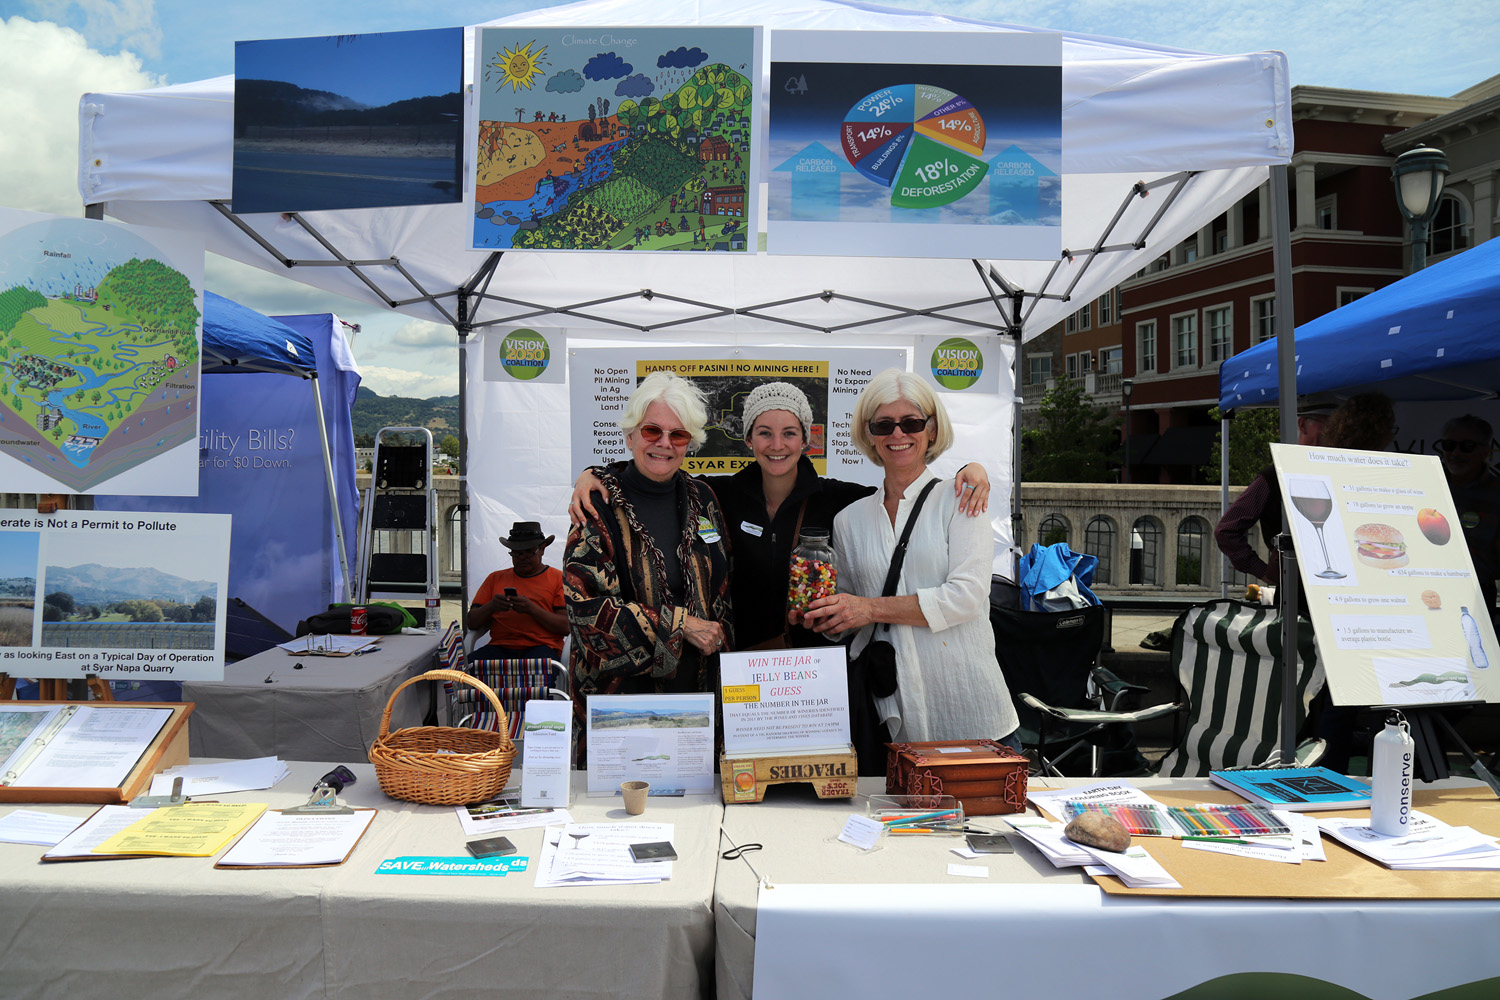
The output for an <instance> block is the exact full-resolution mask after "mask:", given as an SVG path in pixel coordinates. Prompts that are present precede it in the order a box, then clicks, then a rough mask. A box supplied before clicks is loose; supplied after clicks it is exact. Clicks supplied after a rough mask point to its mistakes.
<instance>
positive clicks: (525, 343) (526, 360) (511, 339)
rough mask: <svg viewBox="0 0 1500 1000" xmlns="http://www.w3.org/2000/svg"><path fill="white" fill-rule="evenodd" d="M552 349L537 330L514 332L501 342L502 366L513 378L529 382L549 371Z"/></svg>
mask: <svg viewBox="0 0 1500 1000" xmlns="http://www.w3.org/2000/svg"><path fill="white" fill-rule="evenodd" d="M551 361H552V349H551V347H550V346H549V345H548V344H547V338H546V337H543V336H542V335H541V334H540V333H538V332H537V331H535V330H512V331H511V332H510V333H508V334H506V335H505V339H504V340H502V341H500V364H501V367H503V368H504V369H505V373H506V374H507V375H509V376H510V377H511V378H515V379H520V380H521V381H523V382H529V381H531V380H532V379H534V378H536V377H538V376H539V375H541V374H542V373H543V372H545V371H546V370H547V365H548V364H550V363H551Z"/></svg>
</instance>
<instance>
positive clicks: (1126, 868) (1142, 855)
mask: <svg viewBox="0 0 1500 1000" xmlns="http://www.w3.org/2000/svg"><path fill="white" fill-rule="evenodd" d="M1079 848H1080V850H1083V851H1085V852H1086V853H1088V855H1089V856H1090V857H1092V858H1093V860H1094V861H1095V862H1096V863H1095V864H1091V865H1085V866H1084V868H1083V870H1084V871H1085V872H1087V873H1088V874H1090V875H1117V876H1119V878H1120V881H1121V882H1124V883H1125V884H1126V885H1127V886H1129V887H1130V888H1132V889H1143V888H1145V887H1147V886H1151V887H1154V888H1158V889H1181V888H1182V884H1181V883H1180V882H1178V881H1177V880H1176V879H1175V878H1173V877H1172V876H1171V875H1170V874H1168V873H1167V870H1166V869H1165V868H1163V867H1162V866H1161V862H1159V861H1157V860H1156V859H1155V858H1153V857H1152V856H1151V855H1150V854H1148V853H1147V852H1146V849H1145V848H1144V847H1142V846H1141V845H1140V844H1131V845H1130V846H1129V847H1127V848H1125V850H1123V851H1121V852H1119V853H1118V854H1117V853H1115V852H1114V851H1101V850H1099V849H1098V848H1096V847H1084V846H1083V845H1081V844H1080V845H1079Z"/></svg>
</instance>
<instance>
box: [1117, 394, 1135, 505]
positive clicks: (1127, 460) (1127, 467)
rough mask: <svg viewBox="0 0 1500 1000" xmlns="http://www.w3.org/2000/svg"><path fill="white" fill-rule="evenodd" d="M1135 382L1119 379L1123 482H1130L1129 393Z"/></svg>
mask: <svg viewBox="0 0 1500 1000" xmlns="http://www.w3.org/2000/svg"><path fill="white" fill-rule="evenodd" d="M1134 389H1135V383H1134V382H1133V381H1131V380H1130V379H1128V378H1122V379H1120V395H1121V396H1122V397H1123V398H1124V400H1125V482H1126V483H1129V482H1130V393H1131V392H1132V391H1133V390H1134Z"/></svg>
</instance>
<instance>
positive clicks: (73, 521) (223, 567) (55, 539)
mask: <svg viewBox="0 0 1500 1000" xmlns="http://www.w3.org/2000/svg"><path fill="white" fill-rule="evenodd" d="M29 528H30V530H21V529H17V528H11V527H8V526H0V578H3V584H0V585H3V586H4V588H5V589H6V590H7V591H8V590H12V589H16V588H17V587H19V588H21V589H24V577H25V572H24V569H25V565H26V564H27V558H28V553H27V545H28V543H29V544H30V546H31V553H30V556H29V558H30V563H29V565H30V566H31V567H32V569H31V570H30V572H31V574H32V575H33V582H32V586H31V591H30V593H31V596H30V597H29V598H27V600H29V601H30V602H31V604H32V607H31V608H30V609H28V610H27V612H26V613H27V624H26V626H25V638H24V641H16V642H6V643H0V670H6V671H8V672H11V673H17V674H20V675H21V676H25V677H81V676H87V675H89V674H94V675H97V676H99V677H104V678H110V679H136V680H141V679H149V680H218V679H221V678H222V677H223V673H224V619H225V614H224V602H225V599H226V597H227V590H228V578H229V528H230V517H229V515H227V514H181V513H170V514H168V513H151V514H142V513H130V514H125V513H116V512H109V513H105V512H101V511H63V512H60V513H59V514H57V515H56V516H53V517H49V518H35V519H33V520H32V522H31V524H30V525H29ZM3 603H4V602H3V601H0V604H3ZM33 636H36V639H35V642H33V638H32V637H33ZM8 647H26V648H8Z"/></svg>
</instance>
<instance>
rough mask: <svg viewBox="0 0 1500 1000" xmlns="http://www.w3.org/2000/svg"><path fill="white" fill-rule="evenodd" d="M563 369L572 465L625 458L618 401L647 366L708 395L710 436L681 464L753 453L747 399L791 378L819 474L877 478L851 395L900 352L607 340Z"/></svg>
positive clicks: (690, 467)
mask: <svg viewBox="0 0 1500 1000" xmlns="http://www.w3.org/2000/svg"><path fill="white" fill-rule="evenodd" d="M569 367H570V369H571V371H572V376H571V378H570V380H569V382H570V387H571V397H572V400H571V401H572V410H573V464H574V465H575V466H576V467H578V468H583V467H585V466H588V465H594V464H604V463H607V462H615V461H619V460H621V459H624V458H627V457H628V452H627V451H626V448H625V435H624V433H623V432H622V431H621V430H620V426H619V421H620V418H621V416H623V415H624V413H625V404H626V402H627V401H628V400H629V399H630V394H631V393H632V392H634V391H635V387H636V386H637V385H638V384H639V383H640V380H641V379H643V378H645V377H646V376H647V375H649V374H651V373H652V372H654V371H671V372H676V373H677V374H678V375H681V376H682V377H683V378H685V379H688V380H689V381H691V382H693V383H694V384H695V385H697V386H698V388H700V389H702V390H703V391H704V392H705V393H706V394H707V395H708V440H707V441H705V442H704V444H703V446H702V447H701V448H699V449H698V450H697V451H696V452H694V453H693V454H691V455H689V456H688V458H687V461H685V462H684V463H683V468H684V469H685V470H686V471H688V472H690V473H694V474H696V473H728V472H738V471H739V470H740V469H742V468H744V467H745V466H747V465H749V464H750V463H751V462H752V461H754V459H753V458H752V457H751V455H750V447H749V446H748V445H747V444H745V427H744V419H743V418H744V404H745V397H746V396H748V395H749V394H750V391H751V390H752V389H754V388H755V387H756V386H758V385H761V384H763V383H766V382H790V383H792V384H793V385H795V386H797V387H799V388H800V389H801V390H802V392H803V394H804V395H806V396H807V401H808V403H809V404H810V405H811V406H812V413H813V424H812V426H811V427H810V428H808V439H809V440H808V445H809V447H808V452H807V454H808V457H809V458H810V459H812V463H813V467H814V468H815V469H817V470H818V473H819V475H827V476H832V477H834V478H835V479H845V480H849V481H851V482H861V483H870V484H875V483H878V482H880V469H879V468H878V467H877V466H875V465H874V464H873V463H871V462H869V461H867V460H866V459H865V457H864V456H863V455H861V454H860V453H859V451H858V450H857V449H856V448H855V447H854V442H853V440H852V439H851V437H850V427H851V425H852V422H853V417H854V403H855V401H856V400H857V399H858V398H859V393H860V391H861V390H862V389H864V387H865V385H866V383H868V382H869V381H870V378H871V377H872V376H874V375H875V373H876V372H879V371H882V370H883V369H886V368H901V369H903V370H904V369H905V368H906V351H905V349H894V350H892V349H880V348H849V349H842V350H824V351H819V352H808V351H796V350H785V349H768V350H758V351H755V352H753V353H752V352H749V351H746V350H744V349H742V348H738V347H734V348H711V347H705V348H688V349H683V350H676V351H650V352H646V351H641V350H639V349H623V350H615V349H610V348H606V349H599V350H586V351H574V352H572V356H571V358H570V364H569Z"/></svg>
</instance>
